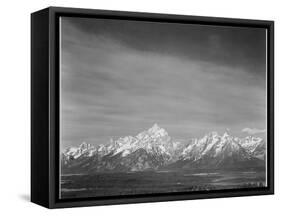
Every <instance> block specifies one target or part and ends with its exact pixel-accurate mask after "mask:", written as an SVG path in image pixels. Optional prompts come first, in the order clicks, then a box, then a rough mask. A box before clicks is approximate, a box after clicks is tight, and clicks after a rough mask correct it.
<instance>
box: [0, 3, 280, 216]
mask: <svg viewBox="0 0 281 216" xmlns="http://www.w3.org/2000/svg"><path fill="white" fill-rule="evenodd" d="M47 6H65V7H80V8H95V9H110V10H127V11H140V12H157V13H173V14H186V15H202V16H219V17H234V18H249V19H268V20H275V22H276V23H275V38H276V41H275V42H276V45H275V49H276V51H275V55H276V56H275V62H276V63H275V67H276V68H275V83H276V86H275V90H276V91H275V93H276V94H275V95H276V96H275V100H276V101H275V103H276V106H275V110H276V113H275V120H276V124H275V133H276V136H275V156H276V160H275V164H276V167H275V172H276V178H275V181H276V190H275V191H276V195H274V196H259V197H243V198H224V199H211V200H195V201H180V202H165V203H152V204H136V205H119V206H106V207H87V208H72V209H58V210H47V209H45V208H43V207H40V206H37V205H35V204H32V203H30V202H29V201H28V200H29V191H30V13H31V12H34V11H36V10H39V9H42V8H45V7H47ZM280 8H281V7H280V5H279V1H277V0H275V1H274V0H272V1H271V0H264V1H259V0H255V1H246V0H229V1H225V0H221V1H220V0H212V1H202V0H192V1H189V0H182V1H181V0H172V1H164V0H155V1H153V0H138V1H132V0H131V1H130V0H96V1H94V0H79V1H71V0H68V1H67V0H56V1H51V0H49V1H48V0H45V1H43V0H29V1H19V0H18V1H14V0H6V1H2V2H1V9H0V10H1V12H0V16H1V19H0V20H1V34H0V38H1V40H0V42H1V44H0V53H1V63H0V65H1V79H0V82H1V84H0V94H1V100H0V101H1V106H0V109H1V111H0V114H1V117H0V124H1V130H0V131H1V133H0V134H1V147H0V149H1V150H0V171H1V177H0V187H1V190H0V214H1V215H13V214H15V215H69V216H71V215H76V216H77V215H90V214H91V215H93V214H95V215H99V216H101V215H112V214H114V215H122V216H125V215H130V216H132V215H160V214H161V215H216V216H219V215H228V216H231V215H255V216H257V215H266V214H270V213H276V212H277V211H278V210H279V206H280V205H281V202H280V198H281V197H280V187H279V185H280V184H279V183H280V181H281V179H280V172H279V169H280V166H279V164H280V157H279V155H280V147H279V142H280V135H279V134H278V129H280V123H281V116H280V112H278V111H279V109H280V105H281V101H280V93H281V86H280V85H279V83H281V77H280V73H279V65H280V64H279V60H280V51H281V47H280V43H279V41H278V39H279V38H280V36H281V32H280V31H281V26H280V22H281V13H280ZM275 215H276V214H275Z"/></svg>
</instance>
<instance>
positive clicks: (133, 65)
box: [60, 17, 266, 150]
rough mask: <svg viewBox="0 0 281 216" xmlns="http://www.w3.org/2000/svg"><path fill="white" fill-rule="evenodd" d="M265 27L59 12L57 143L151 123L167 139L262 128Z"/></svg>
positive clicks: (96, 138)
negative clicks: (76, 15) (62, 14)
mask: <svg viewBox="0 0 281 216" xmlns="http://www.w3.org/2000/svg"><path fill="white" fill-rule="evenodd" d="M265 50H266V31H265V29H257V28H238V27H219V26H202V25H187V24H169V23H153V22H139V21H125V20H109V19H107V20H106V19H87V18H70V17H64V18H61V66H60V67H61V68H60V72H61V104H60V105H61V149H62V150H63V149H65V148H66V147H69V146H76V145H79V144H80V143H81V142H83V141H86V142H89V143H93V144H99V143H105V142H107V141H108V140H109V139H110V138H111V137H112V138H113V139H114V138H118V137H121V136H126V135H136V134H137V133H139V132H141V131H143V130H146V129H148V128H150V127H151V126H152V125H153V124H154V123H158V124H159V125H160V126H161V127H163V128H165V129H166V130H167V131H168V133H169V134H170V135H171V136H172V137H173V138H178V139H187V138H193V137H200V136H202V135H204V134H205V133H207V132H210V131H218V132H220V133H222V132H224V131H225V129H226V128H228V129H230V132H231V133H233V134H234V135H237V136H246V135H247V134H256V133H261V134H262V133H264V129H265V128H266V125H265V120H266V101H265V98H266V52H265Z"/></svg>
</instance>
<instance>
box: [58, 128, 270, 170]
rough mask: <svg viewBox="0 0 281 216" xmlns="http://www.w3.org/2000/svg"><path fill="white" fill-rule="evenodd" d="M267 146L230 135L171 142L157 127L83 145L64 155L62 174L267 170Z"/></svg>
mask: <svg viewBox="0 0 281 216" xmlns="http://www.w3.org/2000/svg"><path fill="white" fill-rule="evenodd" d="M265 157H266V143H265V140H264V139H262V138H260V137H254V136H247V137H245V138H238V137H235V136H232V135H231V134H230V133H229V132H228V131H226V132H225V133H224V134H223V135H219V134H218V133H217V132H211V133H209V134H206V135H205V136H204V137H202V138H198V139H197V138H196V139H190V140H186V141H179V140H174V139H172V138H171V137H170V136H169V135H168V133H167V131H166V130H165V129H163V128H161V127H159V126H158V125H157V124H155V125H153V127H151V128H150V129H148V130H146V131H143V132H141V133H139V134H138V135H136V136H126V137H122V138H119V139H117V140H113V139H111V140H110V141H109V142H108V143H106V144H99V145H96V144H89V143H86V142H83V143H82V144H80V145H79V146H78V147H70V148H68V149H66V150H65V151H64V152H63V153H62V154H61V171H62V173H64V174H66V173H91V172H137V171H149V170H171V169H173V170H174V169H229V168H235V169H240V168H243V169H244V168H246V169H247V168H256V167H261V168H264V167H265Z"/></svg>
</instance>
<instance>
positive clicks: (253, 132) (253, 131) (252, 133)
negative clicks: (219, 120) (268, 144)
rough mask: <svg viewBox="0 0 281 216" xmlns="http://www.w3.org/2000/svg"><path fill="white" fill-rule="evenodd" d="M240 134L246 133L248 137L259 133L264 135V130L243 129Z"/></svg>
mask: <svg viewBox="0 0 281 216" xmlns="http://www.w3.org/2000/svg"><path fill="white" fill-rule="evenodd" d="M242 132H244V133H248V134H250V135H254V134H259V133H265V132H266V129H257V128H244V129H243V130H242Z"/></svg>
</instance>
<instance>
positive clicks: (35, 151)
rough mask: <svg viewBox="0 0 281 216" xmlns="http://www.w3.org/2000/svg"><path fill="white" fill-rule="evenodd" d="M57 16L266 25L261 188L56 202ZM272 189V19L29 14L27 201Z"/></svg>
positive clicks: (48, 203) (59, 11)
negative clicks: (264, 141) (264, 150)
mask: <svg viewBox="0 0 281 216" xmlns="http://www.w3.org/2000/svg"><path fill="white" fill-rule="evenodd" d="M60 16H69V17H88V18H104V19H109V18H110V19H119V20H137V21H153V22H168V23H188V24H190V23H192V24H201V25H217V26H241V27H242V26H243V27H255V28H266V29H267V32H268V34H267V35H268V37H267V77H268V79H267V105H268V109H267V116H268V118H267V126H268V128H267V131H268V136H267V139H268V140H267V143H268V148H267V155H268V163H267V179H268V186H267V187H263V188H247V189H239V190H238V189H235V190H234V189H230V190H221V191H219V190H218V191H201V192H188V193H187V192H186V193H184V192H181V193H172V194H171V193H170V194H169V193H167V194H155V195H130V196H129V195H128V196H120V197H114V198H112V197H111V198H110V197H101V198H100V197H99V198H79V199H78V198H77V199H67V200H60V199H59V197H58V190H59V185H58V184H59V180H58V178H59V164H60V161H59V124H60V122H59V101H60V99H59V84H60V82H59V25H58V19H59V17H60ZM273 193H274V22H273V21H265V20H246V19H230V18H215V17H200V16H183V15H167V14H153V13H135V12H123V11H107V10H92V9H75V8H61V7H49V8H46V9H43V10H40V11H37V12H34V13H32V14H31V201H32V202H34V203H37V204H39V205H42V206H45V207H47V208H64V207H78V206H94V205H111V204H126V203H143V202H160V201H173V200H192V199H206V198H220V197H237V196H251V195H266V194H273Z"/></svg>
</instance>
